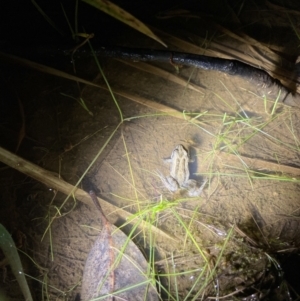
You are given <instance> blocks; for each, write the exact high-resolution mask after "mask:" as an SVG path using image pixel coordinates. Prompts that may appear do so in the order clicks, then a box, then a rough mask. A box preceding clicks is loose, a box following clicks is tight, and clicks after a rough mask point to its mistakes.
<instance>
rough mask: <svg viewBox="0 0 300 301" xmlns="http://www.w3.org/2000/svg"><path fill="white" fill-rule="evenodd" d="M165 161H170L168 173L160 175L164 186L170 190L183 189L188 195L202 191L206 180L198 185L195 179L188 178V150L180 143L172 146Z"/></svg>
mask: <svg viewBox="0 0 300 301" xmlns="http://www.w3.org/2000/svg"><path fill="white" fill-rule="evenodd" d="M165 161H167V162H170V175H169V176H167V177H164V176H162V175H161V176H160V177H161V180H162V182H163V183H164V185H165V186H166V188H168V189H169V190H170V191H171V192H176V191H178V190H179V189H185V190H187V193H188V195H189V196H190V197H196V196H199V195H200V194H201V193H202V190H203V188H204V186H205V184H206V182H207V180H205V181H204V183H203V184H202V185H201V186H200V187H199V186H198V183H197V181H195V180H192V179H190V171H189V156H188V151H187V150H186V149H185V148H184V147H183V146H182V145H181V144H178V145H177V146H176V147H175V148H174V150H173V151H172V154H171V157H170V159H167V160H165Z"/></svg>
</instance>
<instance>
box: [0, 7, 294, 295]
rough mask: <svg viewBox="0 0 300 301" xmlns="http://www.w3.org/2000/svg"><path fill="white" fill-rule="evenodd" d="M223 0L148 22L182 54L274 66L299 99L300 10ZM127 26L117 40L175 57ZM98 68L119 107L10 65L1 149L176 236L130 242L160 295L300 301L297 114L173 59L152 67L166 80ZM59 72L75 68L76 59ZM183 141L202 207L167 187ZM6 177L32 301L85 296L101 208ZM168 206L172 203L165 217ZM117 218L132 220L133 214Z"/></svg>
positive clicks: (8, 212)
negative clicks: (299, 300)
mask: <svg viewBox="0 0 300 301" xmlns="http://www.w3.org/2000/svg"><path fill="white" fill-rule="evenodd" d="M210 2H211V3H206V4H205V5H203V7H201V8H202V10H201V11H200V10H197V9H194V10H193V9H192V8H191V6H190V5H191V3H186V4H178V5H174V6H170V7H169V9H165V10H163V11H161V10H157V11H156V14H153V17H152V18H151V21H152V24H153V25H154V26H155V27H156V28H159V29H160V30H161V31H163V32H164V33H162V32H158V31H157V35H158V36H160V37H161V38H162V39H163V40H164V42H165V43H166V44H168V47H169V49H174V50H180V51H183V52H192V53H195V52H197V53H199V54H205V55H210V56H218V57H223V58H230V59H239V60H241V61H244V62H246V63H249V64H251V65H253V66H256V67H258V68H263V69H264V70H266V71H268V72H269V74H270V75H271V76H274V77H276V78H278V79H279V80H281V82H282V83H284V84H285V85H286V86H288V87H290V88H291V89H292V90H293V92H294V93H297V88H298V84H299V79H298V77H297V68H296V63H297V57H298V55H299V47H298V45H299V43H300V41H299V40H298V38H297V34H296V32H295V31H297V32H300V27H299V21H298V19H299V11H300V6H299V4H298V3H297V1H294V3H293V2H292V1H290V2H289V3H287V2H285V3H284V6H283V4H280V3H279V2H278V3H275V2H269V1H264V3H260V2H259V1H257V2H256V1H253V2H247V4H246V3H239V2H238V1H237V2H236V3H227V4H226V3H225V2H224V3H223V4H219V5H218V6H214V5H213V1H210ZM215 7H218V9H215ZM184 8H185V9H186V10H185V11H183V10H182V9H184ZM180 9H181V10H180ZM105 21H106V22H107V20H106V19H105ZM114 22H116V21H114V20H113V19H109V22H107V23H105V26H106V27H107V28H110V27H111V28H114V26H116V27H117V28H118V31H119V32H118V34H116V35H112V36H110V40H109V42H110V43H112V44H118V45H124V46H134V47H149V48H159V49H162V48H163V46H161V45H159V44H158V43H157V42H154V41H152V40H150V39H149V38H147V37H145V36H143V35H142V34H140V33H137V32H136V31H134V30H132V29H129V28H128V27H126V26H125V25H122V24H121V25H120V24H117V25H116V24H115V23H114ZM166 33H168V35H167V34H166ZM52 60H53V58H52ZM99 61H100V65H101V67H102V70H103V73H104V74H105V77H106V79H107V82H108V83H109V85H110V87H111V88H112V91H113V92H115V98H116V102H117V104H116V103H115V101H114V100H113V98H112V96H111V94H110V93H109V92H108V91H107V90H106V89H104V88H99V87H93V86H91V85H83V84H77V83H75V82H73V81H68V80H65V79H62V78H60V77H55V76H51V75H48V74H44V73H40V72H36V71H32V70H30V69H26V68H22V67H20V66H13V65H11V64H9V63H3V62H2V67H1V76H2V80H1V86H2V89H1V91H2V97H1V98H2V100H1V107H2V108H1V115H2V119H1V125H0V126H1V127H0V131H1V147H3V148H6V149H8V150H10V151H11V152H16V153H17V155H19V156H20V157H22V158H25V159H27V160H29V161H30V162H32V163H35V164H37V165H39V166H40V167H42V168H44V169H46V170H48V171H51V172H54V173H55V174H57V175H59V177H61V178H62V179H63V180H64V181H66V182H68V183H70V184H72V185H76V184H77V183H78V180H79V179H80V178H81V177H82V175H83V174H85V176H84V179H85V181H84V182H83V183H79V187H81V188H83V189H84V190H88V189H90V187H92V188H93V189H94V190H95V192H96V194H97V195H98V196H99V197H101V198H102V199H103V200H104V201H107V202H109V203H111V204H113V205H115V206H117V207H119V208H123V209H124V210H126V211H128V212H130V213H132V214H135V213H139V214H140V216H141V219H144V220H145V221H147V222H149V223H151V224H153V225H154V226H156V227H158V228H159V229H161V230H162V231H163V232H164V233H166V235H168V237H169V238H165V237H159V235H156V237H155V238H154V241H153V240H152V241H150V240H149V237H151V235H150V233H152V232H151V230H149V229H147V228H140V232H139V235H137V236H135V237H134V239H133V241H134V242H135V243H136V244H137V246H138V247H139V248H140V250H141V251H142V253H143V254H144V256H145V258H146V259H147V260H149V261H150V259H149V254H150V253H149V252H150V250H152V249H154V250H155V258H153V260H152V261H153V266H154V268H155V271H154V272H155V274H156V280H157V281H158V282H159V283H161V284H162V285H163V286H164V287H165V288H166V289H165V290H162V291H161V292H160V295H161V296H162V297H161V298H162V299H163V300H211V299H209V298H212V299H215V300H218V299H217V298H220V297H223V299H222V300H262V299H263V298H265V299H264V300H296V295H297V293H296V292H295V291H294V290H296V289H297V287H296V286H295V282H294V281H295V279H297V274H295V273H294V274H293V273H290V270H289V267H290V266H293V267H295V266H296V267H298V250H299V243H300V232H299V175H300V169H299V166H300V157H299V137H300V133H299V119H300V112H299V109H298V108H296V107H291V106H288V105H285V104H284V103H277V102H276V97H274V96H273V95H271V96H269V95H268V94H267V93H266V94H265V96H263V95H262V94H261V90H259V91H258V90H257V86H254V85H251V84H250V83H249V81H247V80H245V79H241V78H239V77H234V76H228V75H225V74H223V73H221V72H217V71H209V70H199V69H195V68H191V67H189V68H187V67H183V66H179V72H177V70H176V68H174V66H173V65H172V64H158V63H157V64H153V66H155V67H157V68H159V69H160V70H164V71H166V72H167V73H166V74H167V77H163V76H162V75H160V74H159V73H158V70H157V69H156V70H155V71H154V72H152V73H151V72H150V71H149V67H147V66H146V67H145V69H144V70H141V69H140V67H139V66H137V65H138V64H139V63H133V64H131V65H130V64H127V63H125V62H122V61H118V60H113V59H108V58H99ZM45 64H46V63H45ZM55 68H57V69H60V70H63V71H65V72H69V73H72V72H73V66H72V65H71V64H70V62H69V60H67V61H64V62H63V63H61V64H58V63H57V64H56V65H55ZM76 71H77V76H78V77H81V78H86V79H87V80H90V81H91V82H92V83H95V84H98V85H101V86H103V87H104V86H105V81H104V79H103V76H102V75H101V73H100V72H99V70H98V69H97V66H96V63H95V60H94V58H92V57H91V58H82V59H77V60H76ZM174 78H176V79H178V78H181V79H183V82H182V83H181V84H179V83H178V82H174ZM189 83H192V84H193V86H191V85H189ZM193 87H194V88H193ZM124 93H126V96H127V97H124V95H125V94H124ZM66 95H67V96H66ZM122 95H123V96H122ZM79 98H81V99H82V100H83V101H84V104H85V105H86V107H87V109H85V108H83V106H81V105H80V104H79V102H78V99H79ZM76 99H77V100H76ZM156 104H157V105H156ZM160 105H161V106H160ZM168 108H169V109H170V110H171V109H175V110H177V111H178V114H177V115H176V116H174V114H171V113H170V112H168ZM88 111H89V112H88ZM22 114H24V119H22ZM190 117H191V118H190ZM122 120H123V122H121V121H122ZM22 126H23V127H24V129H25V136H24V138H23V139H21V138H20V136H19V133H20V129H21V128H22ZM19 143H20V145H19V147H18V144H19ZM177 144H182V145H184V146H185V147H186V148H187V149H188V150H189V154H190V157H191V158H192V159H193V162H191V163H190V164H189V168H190V173H191V178H192V179H195V180H196V181H197V182H198V183H199V184H200V183H201V182H202V181H204V180H205V179H208V182H207V185H206V186H205V189H204V191H203V193H202V194H201V196H199V197H195V198H189V197H187V196H186V194H185V191H181V194H180V193H175V194H173V193H170V192H169V191H168V189H167V188H166V187H164V185H163V183H162V181H161V179H160V177H159V172H161V173H162V174H164V175H168V173H169V165H168V164H167V163H164V160H163V159H165V158H168V157H170V155H171V152H172V150H173V149H174V147H175V146H176V145H177ZM102 148H103V149H102ZM94 159H96V160H95V162H94V163H93V164H92V165H91V166H90V164H91V162H92V161H93V160H94ZM0 178H1V187H0V189H1V195H2V197H1V216H0V217H1V223H2V224H3V225H5V226H6V228H7V229H8V230H9V231H10V233H12V235H13V238H14V239H15V242H16V244H17V247H18V248H19V249H20V250H21V251H22V253H21V258H22V262H23V264H24V270H25V272H26V273H27V274H28V275H30V276H31V277H32V279H30V278H29V277H28V280H29V285H30V288H31V290H32V292H33V295H34V299H36V300H40V299H42V298H43V297H42V296H44V298H46V297H45V296H47V297H48V299H49V300H73V299H74V298H75V296H76V295H77V294H78V293H80V290H81V280H82V273H83V267H84V264H85V261H86V258H87V256H88V253H89V250H90V249H91V247H92V246H93V243H94V241H95V239H96V238H97V237H98V235H99V231H100V230H101V228H102V226H103V221H102V219H101V216H100V214H99V212H98V211H97V210H96V208H95V206H94V204H93V203H92V201H91V202H90V204H89V205H88V204H85V203H81V202H80V201H76V202H75V201H74V199H72V197H70V198H69V200H68V201H67V202H66V204H65V205H64V206H63V207H60V206H61V204H62V202H63V201H64V200H65V198H66V195H64V194H62V193H61V192H59V191H56V190H54V189H53V187H49V186H46V185H45V184H43V183H42V182H37V181H35V180H33V179H31V178H30V177H27V176H25V175H23V174H21V173H19V172H17V171H16V170H14V169H12V168H8V167H7V166H5V165H4V164H2V165H1V169H0ZM165 201H167V202H169V204H170V205H169V207H167V206H166V207H165V208H164V210H161V211H160V210H159V209H157V205H158V204H160V203H164V204H165V203H167V202H165ZM57 212H59V214H57ZM145 212H146V213H145ZM105 214H106V216H107V218H108V219H109V220H110V221H111V222H112V223H115V224H116V226H120V225H121V224H122V218H120V219H116V218H113V217H111V212H105ZM120 216H121V217H122V215H121V214H120ZM53 217H55V218H53ZM123 221H124V220H123ZM49 225H51V227H50V230H51V231H49V228H48V226H49ZM184 225H185V226H184ZM130 229H131V228H130V227H128V228H126V230H124V231H125V233H126V234H127V235H128V234H129V233H130ZM228 235H229V236H228ZM227 239H228V241H227ZM223 247H224V248H223ZM199 249H201V250H202V251H201V252H204V254H205V258H206V259H207V260H208V266H209V267H210V269H211V270H213V269H214V268H216V271H215V273H214V274H213V277H212V278H211V279H210V281H209V282H208V283H207V285H206V287H205V289H204V290H203V291H202V293H201V294H200V295H199V290H200V288H201V285H202V283H204V282H205V277H207V275H202V276H201V269H202V267H203V266H204V265H205V260H204V259H203V258H204V257H203V256H202V255H201V254H200V251H199ZM23 252H24V253H25V254H28V255H29V256H30V257H31V258H32V260H33V261H31V260H30V259H29V258H28V257H26V255H24V254H23ZM221 253H222V254H221ZM220 254H221V255H220ZM2 267H3V269H2V270H1V274H2V276H1V277H2V279H3V285H1V287H3V288H4V289H5V290H6V291H7V292H8V295H9V296H10V298H11V300H19V299H22V296H21V295H20V292H19V290H18V286H17V285H16V283H15V281H14V276H13V275H12V273H11V272H10V270H9V268H8V267H5V265H3V266H2ZM282 269H284V271H285V272H284V275H285V277H282V274H283V271H282ZM294 270H299V269H298V268H297V269H296V268H294ZM199 275H200V276H199ZM199 277H200V278H199ZM250 296H252V299H250ZM185 298H186V299H185ZM193 298H194V299H193ZM220 300H221V298H220Z"/></svg>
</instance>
